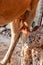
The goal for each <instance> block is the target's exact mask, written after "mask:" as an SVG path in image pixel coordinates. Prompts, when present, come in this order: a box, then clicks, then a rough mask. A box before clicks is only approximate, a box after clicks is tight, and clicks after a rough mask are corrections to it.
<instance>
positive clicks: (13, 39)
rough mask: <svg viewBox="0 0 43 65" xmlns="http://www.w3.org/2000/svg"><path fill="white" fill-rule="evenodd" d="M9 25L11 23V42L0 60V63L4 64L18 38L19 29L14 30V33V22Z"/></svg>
mask: <svg viewBox="0 0 43 65" xmlns="http://www.w3.org/2000/svg"><path fill="white" fill-rule="evenodd" d="M10 25H11V44H10V47H9V49H8V51H7V53H6V55H5V57H4V58H3V60H2V61H1V62H0V63H1V64H0V65H6V63H7V62H8V60H9V59H10V57H11V56H12V53H13V51H14V48H15V46H16V44H17V42H18V39H19V35H20V31H18V32H16V34H15V33H14V32H15V28H16V27H14V25H15V23H14V22H13V23H11V24H10Z"/></svg>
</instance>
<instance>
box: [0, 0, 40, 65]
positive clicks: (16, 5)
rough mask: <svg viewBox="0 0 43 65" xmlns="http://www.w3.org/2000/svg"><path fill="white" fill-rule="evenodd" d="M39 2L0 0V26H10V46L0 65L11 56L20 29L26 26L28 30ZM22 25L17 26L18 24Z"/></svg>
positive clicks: (34, 0) (36, 0)
mask: <svg viewBox="0 0 43 65" xmlns="http://www.w3.org/2000/svg"><path fill="white" fill-rule="evenodd" d="M38 1H39V0H17V1H16V0H0V26H2V25H5V24H10V26H11V45H10V47H9V49H8V51H7V53H6V55H5V57H4V58H3V60H2V61H0V65H5V64H6V63H7V62H8V60H9V58H10V57H11V55H12V52H13V50H14V48H15V46H16V44H17V41H18V39H19V36H20V33H21V32H22V31H21V29H22V27H23V26H24V25H25V26H26V24H28V25H27V26H28V29H29V28H30V26H31V24H32V21H33V19H34V17H35V14H36V8H37V4H38ZM30 18H31V19H30ZM21 21H22V23H23V25H22V26H21V25H20V26H19V25H18V24H19V23H21ZM25 23H26V24H25Z"/></svg>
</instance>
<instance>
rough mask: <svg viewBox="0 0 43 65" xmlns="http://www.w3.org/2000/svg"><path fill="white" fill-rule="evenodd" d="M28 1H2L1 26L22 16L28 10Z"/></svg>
mask: <svg viewBox="0 0 43 65" xmlns="http://www.w3.org/2000/svg"><path fill="white" fill-rule="evenodd" d="M26 1H27V0H0V25H1V23H2V24H4V23H7V21H10V20H13V19H15V18H17V17H19V16H20V15H22V14H23V13H24V12H25V11H26V9H27V3H26Z"/></svg>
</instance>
